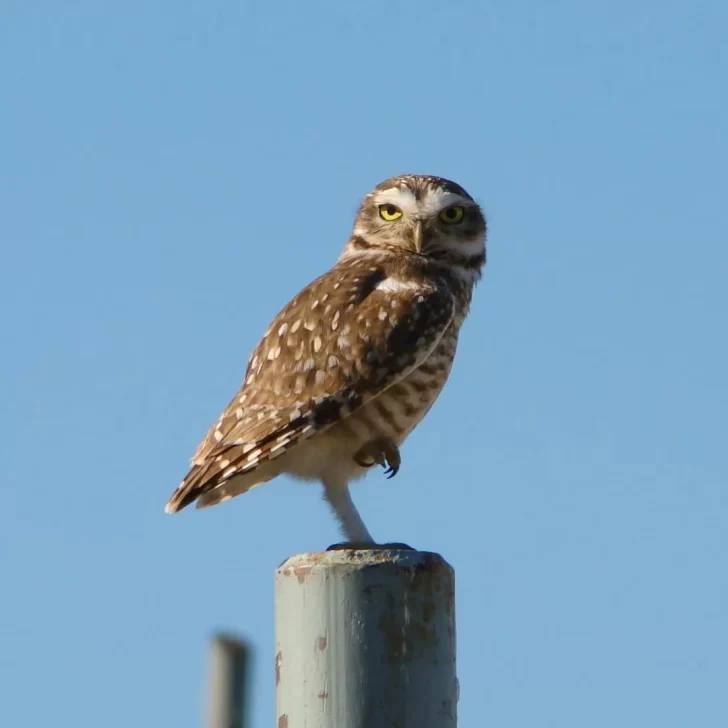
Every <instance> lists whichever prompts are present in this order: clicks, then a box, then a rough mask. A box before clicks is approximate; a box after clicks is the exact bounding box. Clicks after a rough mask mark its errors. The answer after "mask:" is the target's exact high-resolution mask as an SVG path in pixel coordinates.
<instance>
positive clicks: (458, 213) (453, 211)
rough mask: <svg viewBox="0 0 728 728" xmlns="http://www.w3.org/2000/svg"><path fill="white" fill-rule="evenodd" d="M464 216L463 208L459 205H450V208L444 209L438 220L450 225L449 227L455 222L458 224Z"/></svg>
mask: <svg viewBox="0 0 728 728" xmlns="http://www.w3.org/2000/svg"><path fill="white" fill-rule="evenodd" d="M463 215H465V208H464V207H461V206H460V205H452V207H446V208H445V209H444V210H443V211H442V212H441V213H440V220H442V221H443V222H447V223H450V224H451V225H452V224H453V223H456V222H460V221H461V220H462V219H463Z"/></svg>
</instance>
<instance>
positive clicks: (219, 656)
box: [207, 635, 248, 728]
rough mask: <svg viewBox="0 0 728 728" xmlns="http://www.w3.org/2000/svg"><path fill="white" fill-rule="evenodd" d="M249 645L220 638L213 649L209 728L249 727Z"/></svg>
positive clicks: (232, 639) (211, 652) (219, 636)
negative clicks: (247, 708) (246, 725)
mask: <svg viewBox="0 0 728 728" xmlns="http://www.w3.org/2000/svg"><path fill="white" fill-rule="evenodd" d="M247 673H248V646H247V645H246V644H245V642H241V641H240V640H238V639H235V638H234V637H230V636H228V635H216V636H215V637H214V639H213V641H212V645H211V650H210V677H209V681H210V682H209V691H210V693H209V706H208V709H209V713H208V722H207V726H208V728H244V727H245V709H246V705H245V687H246V681H247Z"/></svg>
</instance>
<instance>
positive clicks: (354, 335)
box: [166, 175, 486, 544]
mask: <svg viewBox="0 0 728 728" xmlns="http://www.w3.org/2000/svg"><path fill="white" fill-rule="evenodd" d="M485 239H486V220H485V217H484V215H483V212H482V211H481V209H480V207H479V206H478V204H477V203H476V202H475V201H474V200H473V198H472V197H471V196H470V195H469V194H468V193H467V192H466V191H465V190H464V189H463V188H462V187H460V186H459V185H457V184H455V182H451V181H450V180H447V179H443V178H441V177H430V176H421V175H402V176H399V177H393V178H391V179H388V180H386V181H385V182H382V183H381V184H379V185H378V186H377V187H375V188H374V190H372V191H371V192H370V193H369V194H368V195H366V197H365V198H364V200H363V202H362V204H361V206H360V208H359V211H358V214H357V215H356V219H355V222H354V230H353V232H352V234H351V237H350V238H349V240H348V242H347V243H346V246H345V247H344V250H343V252H342V253H341V255H340V257H339V259H338V260H337V261H336V263H335V264H334V266H333V267H332V268H331V269H330V270H329V271H328V272H326V273H324V274H323V275H322V276H320V277H319V278H317V279H316V280H314V281H313V282H312V283H311V284H309V285H308V286H307V287H306V288H304V289H303V290H302V291H301V292H300V293H299V294H298V295H297V296H295V297H294V298H293V299H292V300H291V301H290V303H288V305H287V306H285V307H284V308H283V310H282V311H281V312H280V313H279V314H278V315H277V316H276V317H275V319H273V322H272V323H271V325H270V327H269V328H268V330H267V331H266V332H265V334H264V335H263V338H262V339H261V341H260V343H259V344H258V345H257V347H256V348H255V350H254V351H253V353H252V355H251V357H250V360H249V361H248V366H247V370H246V373H245V378H244V381H243V384H242V386H241V387H240V390H239V391H238V393H237V394H236V395H235V397H234V398H233V400H232V402H230V404H229V405H228V406H227V408H226V409H225V410H224V411H223V412H222V414H221V415H220V417H219V419H218V420H217V422H216V423H215V424H214V425H213V426H212V428H211V429H210V431H209V432H208V433H207V435H206V437H205V439H204V440H203V441H202V442H201V443H200V445H199V447H198V448H197V451H196V452H195V454H194V456H193V458H192V465H191V469H190V471H189V473H188V474H187V476H186V477H185V478H184V480H183V481H182V483H181V484H180V485H179V487H178V488H177V489H176V490H175V491H174V493H173V494H172V496H171V497H170V499H169V502H168V503H167V506H166V511H167V512H168V513H175V512H177V511H179V510H181V509H182V508H184V507H185V506H187V505H189V504H190V503H192V502H195V501H196V503H197V507H198V508H205V507H208V506H212V505H215V504H217V503H222V502H223V501H226V500H229V499H230V498H233V497H234V496H236V495H240V494H241V493H245V492H246V491H248V490H250V489H251V488H253V487H254V486H256V485H259V484H260V483H265V482H266V481H268V480H271V479H272V478H275V477H276V476H278V475H281V474H284V473H285V474H288V475H291V476H293V477H294V478H299V479H303V480H317V481H320V482H321V483H322V485H323V492H324V497H325V499H326V500H327V501H328V502H329V504H330V505H331V507H332V509H333V511H334V514H335V515H336V517H337V519H338V521H339V525H340V527H341V530H342V533H343V535H344V537H345V538H346V539H347V540H348V541H350V542H353V543H358V544H373V543H374V541H373V539H372V537H371V535H370V533H369V531H368V530H367V527H366V526H365V525H364V522H363V521H362V519H361V517H360V515H359V513H358V511H357V509H356V507H355V505H354V503H353V501H352V499H351V495H350V492H349V486H350V484H351V483H352V482H353V481H356V480H357V479H359V478H361V477H362V476H363V475H364V474H365V473H366V472H367V470H368V469H369V468H371V467H372V466H374V465H381V466H383V467H385V468H386V473H387V474H388V476H389V477H392V476H394V475H395V474H396V473H397V471H398V470H399V468H400V464H401V457H400V447H401V446H402V443H403V442H404V441H405V439H406V438H407V436H408V435H409V434H410V433H411V432H412V430H413V429H414V428H415V427H416V426H417V424H418V423H419V422H420V421H421V420H422V418H423V417H424V416H425V415H426V414H427V412H428V410H429V409H430V407H432V405H433V403H434V402H435V400H436V399H437V397H438V395H439V394H440V392H441V391H442V388H443V386H444V385H445V382H446V381H447V378H448V376H449V374H450V369H451V367H452V363H453V359H454V357H455V349H456V347H457V341H458V334H459V332H460V327H461V325H462V323H463V321H464V319H465V317H466V316H467V314H468V311H469V308H470V302H471V298H472V294H473V288H474V286H475V283H476V282H477V281H478V280H479V279H480V276H481V272H482V269H483V266H484V265H485Z"/></svg>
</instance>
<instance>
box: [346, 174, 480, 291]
mask: <svg viewBox="0 0 728 728" xmlns="http://www.w3.org/2000/svg"><path fill="white" fill-rule="evenodd" d="M486 229H487V226H486V221H485V217H484V215H483V212H482V210H481V209H480V207H479V206H478V204H477V203H476V202H475V200H473V198H472V197H471V196H470V195H469V194H468V193H467V192H466V191H465V190H464V189H463V188H462V187H461V186H460V185H458V184H456V183H455V182H451V181H450V180H447V179H444V178H442V177H430V176H425V175H401V176H399V177H392V178H391V179H388V180H386V181H385V182H382V183H381V184H379V185H377V186H376V187H375V188H374V189H373V190H372V191H371V192H370V193H369V194H368V195H367V196H366V197H365V198H364V200H363V202H362V204H361V207H360V208H359V212H358V214H357V216H356V221H355V223H354V238H353V241H354V240H356V239H358V240H359V241H360V244H362V245H364V246H366V247H369V248H379V249H388V250H393V251H401V250H405V251H408V252H410V253H415V254H417V255H421V256H424V257H425V258H428V259H431V260H436V261H439V262H441V263H443V264H449V265H452V266H459V267H464V268H465V269H466V270H470V271H472V272H473V274H474V276H473V277H477V275H478V274H479V272H480V269H481V268H482V266H483V265H484V264H485V238H486Z"/></svg>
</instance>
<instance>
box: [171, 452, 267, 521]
mask: <svg viewBox="0 0 728 728" xmlns="http://www.w3.org/2000/svg"><path fill="white" fill-rule="evenodd" d="M207 465H208V464H207V463H205V464H202V465H193V466H192V469H191V470H190V472H189V473H188V474H187V477H186V478H185V479H184V480H183V481H182V482H181V483H180V484H179V486H178V487H177V489H176V490H175V491H174V493H172V495H171V497H170V499H169V500H168V501H167V505H166V506H165V507H164V510H165V512H166V513H177V512H178V511H181V510H182V509H183V508H186V507H187V506H188V505H190V503H193V502H194V501H197V508H208V507H209V506H214V505H216V504H217V503H222V502H223V501H226V500H230V498H233V497H235V496H236V495H240V494H241V493H246V492H247V491H249V490H250V489H251V488H254V487H255V486H256V485H260V484H261V483H266V482H267V481H269V480H271V479H272V478H274V477H275V476H276V475H277V473H265V472H261V471H263V470H264V469H263V468H256V469H255V470H253V471H250V472H247V473H240V474H235V475H232V476H231V477H230V478H222V477H220V474H219V473H218V477H215V476H212V477H210V473H209V469H208V467H207Z"/></svg>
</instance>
